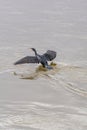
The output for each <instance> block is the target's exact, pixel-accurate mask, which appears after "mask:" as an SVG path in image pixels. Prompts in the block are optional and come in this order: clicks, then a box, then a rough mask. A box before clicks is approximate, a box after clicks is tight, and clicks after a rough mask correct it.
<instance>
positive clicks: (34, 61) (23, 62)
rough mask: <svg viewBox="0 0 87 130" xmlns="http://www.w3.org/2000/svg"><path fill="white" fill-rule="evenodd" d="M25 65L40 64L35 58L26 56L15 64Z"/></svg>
mask: <svg viewBox="0 0 87 130" xmlns="http://www.w3.org/2000/svg"><path fill="white" fill-rule="evenodd" d="M25 63H38V59H37V57H35V56H26V57H24V58H22V59H20V60H18V61H17V62H15V63H14V65H17V64H25Z"/></svg>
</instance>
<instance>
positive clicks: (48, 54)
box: [14, 48, 56, 69]
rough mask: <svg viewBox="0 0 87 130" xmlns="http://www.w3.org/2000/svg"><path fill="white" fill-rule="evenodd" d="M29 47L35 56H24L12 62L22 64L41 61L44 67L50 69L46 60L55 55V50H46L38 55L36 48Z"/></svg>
mask: <svg viewBox="0 0 87 130" xmlns="http://www.w3.org/2000/svg"><path fill="white" fill-rule="evenodd" d="M31 49H32V50H33V51H34V53H35V56H26V57H24V58H22V59H20V60H18V61H17V62H15V63H14V64H15V65H17V64H24V63H41V64H42V66H43V67H44V68H47V69H52V67H51V66H49V65H48V61H51V60H53V59H54V58H55V57H56V52H55V51H51V50H48V51H47V52H46V53H44V54H43V55H39V54H38V53H37V51H36V49H34V48H31Z"/></svg>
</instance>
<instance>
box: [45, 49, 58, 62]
mask: <svg viewBox="0 0 87 130" xmlns="http://www.w3.org/2000/svg"><path fill="white" fill-rule="evenodd" d="M43 56H45V57H46V59H47V60H48V61H51V60H53V59H54V58H55V57H56V52H55V51H51V50H48V51H47V52H46V53H45V54H43Z"/></svg>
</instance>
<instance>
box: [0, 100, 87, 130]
mask: <svg viewBox="0 0 87 130" xmlns="http://www.w3.org/2000/svg"><path fill="white" fill-rule="evenodd" d="M3 107H6V106H5V105H4V106H3ZM7 108H8V109H5V110H4V112H5V113H6V112H7V113H8V114H5V115H3V114H2V115H3V116H2V117H1V118H0V128H1V129H2V130H5V129H12V130H13V129H14V130H20V129H26V130H27V129H30V128H31V130H32V129H41V130H53V129H55V130H58V129H60V130H62V129H64V130H67V129H74V130H76V129H79V130H83V129H85V128H86V127H87V120H86V117H87V110H86V109H85V108H76V107H73V106H65V105H64V106H63V105H52V104H44V103H40V102H31V103H30V104H29V103H18V104H17V103H9V104H8V105H7ZM83 109H84V110H83ZM83 111H84V113H83ZM77 124H79V125H77Z"/></svg>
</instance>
